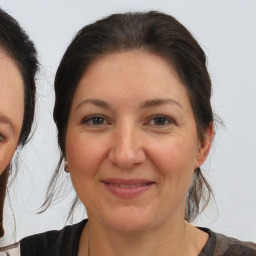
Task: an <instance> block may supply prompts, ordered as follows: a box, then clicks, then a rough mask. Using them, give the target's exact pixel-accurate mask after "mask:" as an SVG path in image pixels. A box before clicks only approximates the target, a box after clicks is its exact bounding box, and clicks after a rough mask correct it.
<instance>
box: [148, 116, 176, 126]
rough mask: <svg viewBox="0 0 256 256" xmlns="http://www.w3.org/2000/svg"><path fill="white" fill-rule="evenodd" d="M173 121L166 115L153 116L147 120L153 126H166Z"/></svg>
mask: <svg viewBox="0 0 256 256" xmlns="http://www.w3.org/2000/svg"><path fill="white" fill-rule="evenodd" d="M173 123H174V122H173V120H172V119H171V118H170V117H167V116H155V117H153V118H152V119H151V120H150V121H149V122H148V124H149V125H153V126H166V125H169V124H173Z"/></svg>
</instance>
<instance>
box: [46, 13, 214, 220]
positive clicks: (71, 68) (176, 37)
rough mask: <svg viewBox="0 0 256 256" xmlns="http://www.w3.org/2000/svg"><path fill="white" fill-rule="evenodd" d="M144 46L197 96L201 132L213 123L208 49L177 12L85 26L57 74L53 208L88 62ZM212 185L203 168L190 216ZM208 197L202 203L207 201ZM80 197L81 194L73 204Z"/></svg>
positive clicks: (192, 194) (121, 16)
mask: <svg viewBox="0 0 256 256" xmlns="http://www.w3.org/2000/svg"><path fill="white" fill-rule="evenodd" d="M137 49H142V50H145V51H148V52H151V53H153V54H157V55H159V56H161V57H163V58H164V59H166V60H167V61H169V62H170V63H171V64H172V65H173V66H174V67H175V69H176V72H177V73H178V75H179V77H180V78H181V80H182V81H183V83H184V85H185V87H186V89H187V91H188V94H189V97H190V101H191V105H192V108H193V111H194V116H195V121H196V125H197V132H198V136H199V138H200V140H201V141H203V140H204V132H205V130H206V129H207V128H209V127H210V125H211V124H212V123H213V113H212V108H211V103H210V99H211V81H210V77H209V74H208V71H207V67H206V57H205V54H204V52H203V50H202V48H201V47H200V45H199V44H198V43H197V41H196V40H195V39H194V37H193V36H192V35H191V34H190V32H189V31H188V30H187V29H186V28H185V27H184V26H183V25H182V24H180V23H179V22H178V21H177V20H176V19H175V18H174V17H172V16H170V15H167V14H164V13H160V12H155V11H151V12H147V13H142V12H135V13H124V14H114V15H111V16H109V17H107V18H104V19H101V20H99V21H97V22H95V23H93V24H90V25H88V26H85V27H84V28H82V29H81V30H80V31H79V32H78V34H77V35H76V36H75V38H74V39H73V41H72V42H71V44H70V46H69V47H68V49H67V50H66V52H65V54H64V56H63V58H62V60H61V62H60V65H59V67H58V70H57V73H56V77H55V95H56V101H55V107H54V113H53V116H54V121H55V123H56V125H57V129H58V142H59V146H60V149H61V153H62V155H61V159H60V162H59V165H58V167H57V169H56V171H55V173H54V176H53V177H52V180H51V182H50V185H49V188H48V193H47V197H46V201H45V203H44V205H43V207H45V208H47V207H48V206H49V205H50V203H51V201H52V200H53V198H54V197H53V192H54V187H55V185H56V182H57V178H58V175H59V167H60V166H61V161H62V160H63V158H64V156H65V137H66V129H67V123H68V119H69V112H70V108H71V103H72V99H73V96H74V93H75V91H76V88H77V84H78V82H79V80H80V79H81V76H82V75H83V74H84V72H85V71H86V69H87V68H88V66H89V65H90V64H91V63H92V62H93V61H94V60H95V59H97V58H100V57H101V56H103V55H106V54H109V53H115V52H122V51H132V50H137ZM210 194H211V188H210V186H209V184H208V183H207V181H206V180H205V178H204V177H203V175H202V172H201V170H200V168H197V169H196V170H195V178H194V181H193V184H192V186H191V189H190V191H189V193H188V196H187V204H186V217H185V219H186V220H187V221H192V220H193V219H194V218H195V217H196V216H197V215H198V213H199V212H200V211H201V210H200V209H201V206H202V207H204V206H205V205H206V204H207V203H208V201H209V198H210ZM202 199H205V200H204V202H203V203H202V202H201V200H202ZM76 202H78V198H76V199H75V201H74V204H73V206H72V207H73V208H74V206H75V204H76Z"/></svg>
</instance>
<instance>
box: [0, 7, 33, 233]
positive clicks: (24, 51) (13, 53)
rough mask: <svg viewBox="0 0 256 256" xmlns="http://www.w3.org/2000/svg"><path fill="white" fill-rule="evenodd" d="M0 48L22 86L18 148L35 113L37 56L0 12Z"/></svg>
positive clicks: (0, 198) (2, 183)
mask: <svg viewBox="0 0 256 256" xmlns="http://www.w3.org/2000/svg"><path fill="white" fill-rule="evenodd" d="M0 47H1V49H3V50H4V51H5V52H6V53H7V54H8V55H9V56H10V57H11V58H12V59H13V60H14V62H15V63H16V65H17V66H18V68H19V71H20V73H21V76H22V79H23V84H24V103H25V108H24V117H23V124H22V128H21V133H20V136H19V141H18V144H19V145H20V146H24V145H25V144H26V143H27V141H28V138H29V134H30V131H31V127H32V123H33V120H34V111H35V93H36V86H35V75H36V71H37V68H38V62H37V53H36V49H35V47H34V44H33V43H32V42H31V41H30V39H29V38H28V36H27V34H26V33H25V31H24V30H23V29H22V28H21V27H20V25H19V24H18V22H17V21H16V20H15V19H13V18H12V17H11V16H10V15H8V14H7V13H6V12H4V11H3V10H2V9H0ZM10 166H11V165H9V166H8V167H6V169H5V170H4V172H3V173H2V174H1V175H0V237H1V236H3V235H4V229H3V226H2V222H3V207H4V200H5V195H6V189H7V180H8V177H9V173H10V170H11V168H10Z"/></svg>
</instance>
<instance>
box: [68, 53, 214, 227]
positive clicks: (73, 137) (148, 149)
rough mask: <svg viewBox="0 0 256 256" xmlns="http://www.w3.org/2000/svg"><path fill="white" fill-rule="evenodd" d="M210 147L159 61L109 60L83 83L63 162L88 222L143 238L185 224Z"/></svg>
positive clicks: (128, 56) (126, 56)
mask: <svg viewBox="0 0 256 256" xmlns="http://www.w3.org/2000/svg"><path fill="white" fill-rule="evenodd" d="M209 147H210V140H209V141H208V143H201V142H200V141H199V139H198V136H197V129H196V123H195V119H194V115H193V111H192V107H191V104H190V101H189V97H188V94H187V91H186V89H185V86H184V85H183V84H182V82H181V81H180V79H179V77H178V75H177V74H176V72H175V70H174V68H173V67H172V66H171V65H170V64H169V63H167V61H165V60H164V59H163V58H162V57H159V56H157V55H153V54H151V53H147V52H143V51H131V52H122V53H115V54H109V55H106V56H104V57H101V58H99V59H98V60H96V61H94V62H93V63H92V64H91V65H90V66H89V68H88V69H87V71H86V72H85V73H84V75H83V76H82V78H81V80H80V82H79V84H78V87H77V90H76V93H75V95H74V98H73V102H72V108H71V112H70V117H69V121H68V127H67V133H66V159H67V161H68V163H69V170H70V174H71V178H72V182H73V184H74V187H75V189H76V192H77V194H78V196H79V197H80V199H81V201H82V202H83V204H84V205H85V206H86V209H87V214H88V217H89V219H90V222H94V223H98V224H99V225H101V226H102V225H103V226H104V227H108V228H111V229H113V230H119V231H135V230H140V231H141V230H143V229H150V228H155V227H158V226H159V225H161V224H163V223H164V224H167V223H168V221H172V222H173V223H174V222H175V221H177V220H182V221H184V214H185V198H186V193H187V191H188V190H189V187H190V185H191V181H192V178H193V173H194V169H195V168H197V167H198V166H199V165H201V164H202V163H203V162H204V160H205V158H206V155H207V153H208V150H209Z"/></svg>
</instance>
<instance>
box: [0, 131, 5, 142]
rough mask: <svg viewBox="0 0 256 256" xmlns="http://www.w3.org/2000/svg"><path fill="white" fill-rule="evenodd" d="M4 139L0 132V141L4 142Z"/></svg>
mask: <svg viewBox="0 0 256 256" xmlns="http://www.w3.org/2000/svg"><path fill="white" fill-rule="evenodd" d="M5 140H6V139H5V137H4V136H3V135H2V134H1V133H0V143H1V142H4V141H5Z"/></svg>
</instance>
